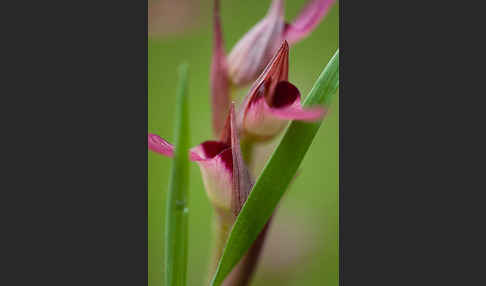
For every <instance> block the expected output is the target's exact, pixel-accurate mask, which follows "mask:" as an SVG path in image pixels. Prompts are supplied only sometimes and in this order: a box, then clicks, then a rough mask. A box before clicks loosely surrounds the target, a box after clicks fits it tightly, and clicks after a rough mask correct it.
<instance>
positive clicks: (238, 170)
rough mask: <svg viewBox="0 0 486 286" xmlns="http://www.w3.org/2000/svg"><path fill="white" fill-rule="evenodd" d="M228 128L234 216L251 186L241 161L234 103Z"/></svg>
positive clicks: (244, 200)
mask: <svg viewBox="0 0 486 286" xmlns="http://www.w3.org/2000/svg"><path fill="white" fill-rule="evenodd" d="M230 120H231V124H230V128H231V152H232V157H233V181H232V190H233V200H232V204H231V208H232V210H233V214H234V216H235V217H236V216H238V214H239V213H240V210H241V208H242V207H243V204H244V203H245V202H246V199H247V198H248V196H249V195H250V191H251V188H252V186H253V180H252V179H251V177H250V172H249V170H248V168H247V166H246V165H245V162H244V161H243V156H242V153H241V147H240V138H239V135H238V129H237V127H236V116H235V107H234V104H232V105H231V111H230Z"/></svg>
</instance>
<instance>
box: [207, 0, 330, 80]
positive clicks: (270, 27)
mask: <svg viewBox="0 0 486 286" xmlns="http://www.w3.org/2000/svg"><path fill="white" fill-rule="evenodd" d="M333 3H334V0H311V1H309V3H307V5H306V6H305V7H304V8H303V9H302V11H301V12H300V13H299V15H298V16H297V17H296V18H295V20H294V21H293V22H292V23H286V22H285V19H284V14H285V11H284V3H283V0H273V1H272V4H271V5H270V8H269V10H268V12H267V14H266V15H265V17H264V18H263V19H262V20H261V21H260V22H258V23H257V24H256V25H255V26H253V28H251V29H250V30H249V31H248V32H247V33H246V34H245V35H244V36H243V37H242V38H241V39H240V40H239V41H238V42H237V43H236V45H235V46H234V47H233V49H232V50H231V52H230V53H229V55H228V58H227V67H226V68H227V74H220V75H219V76H220V77H221V81H222V80H224V77H229V79H230V80H231V82H232V83H233V84H235V85H237V86H241V85H246V84H248V83H250V82H252V81H254V80H255V79H256V78H257V76H258V75H259V74H260V73H261V72H262V71H263V69H264V68H265V66H266V65H267V64H268V62H269V61H270V59H271V58H272V56H273V55H274V54H275V52H276V51H277V50H278V48H279V46H280V44H281V43H282V41H283V40H286V41H287V42H289V43H290V44H295V43H297V42H299V41H300V40H302V39H303V38H305V37H306V36H307V35H309V34H310V33H311V32H312V31H313V30H314V28H315V27H317V25H318V24H319V22H320V21H321V20H322V19H323V18H324V16H325V15H326V14H327V12H328V11H329V9H330V7H331V5H332V4H333ZM214 15H215V16H214V18H215V21H214V27H213V28H214V46H213V49H214V53H213V67H214V66H215V65H214V63H215V62H223V61H225V60H224V52H223V51H222V47H223V40H222V35H221V21H220V20H219V0H215V3H214ZM216 19H217V20H216ZM216 66H218V65H216ZM213 79H214V78H213Z"/></svg>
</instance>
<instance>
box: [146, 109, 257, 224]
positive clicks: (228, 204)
mask: <svg viewBox="0 0 486 286" xmlns="http://www.w3.org/2000/svg"><path fill="white" fill-rule="evenodd" d="M148 148H149V150H151V151H153V152H156V153H158V154H161V155H164V156H167V157H173V156H174V146H173V145H172V144H170V143H169V142H167V141H166V140H164V139H163V138H161V137H160V136H158V135H155V134H149V135H148ZM189 159H190V160H191V161H194V162H197V163H198V164H199V167H200V170H201V173H202V178H203V183H204V187H205V189H206V192H207V194H208V197H209V199H210V200H211V202H212V204H213V206H214V207H215V209H216V210H217V211H218V212H219V213H220V214H221V215H227V214H228V213H232V214H233V218H235V217H236V216H237V215H238V213H239V212H240V209H241V207H242V206H243V204H244V202H245V201H246V199H247V198H248V195H249V193H250V189H251V187H252V184H253V182H252V180H251V178H250V173H249V171H248V169H247V167H246V166H245V164H244V161H243V158H242V155H241V149H240V141H239V136H238V131H237V127H236V119H235V111H234V105H231V108H230V113H229V114H228V117H227V120H226V123H225V127H224V129H223V133H222V135H221V139H220V140H218V141H205V142H203V143H201V144H200V145H198V146H196V147H194V148H192V149H191V150H190V151H189ZM230 219H231V218H230Z"/></svg>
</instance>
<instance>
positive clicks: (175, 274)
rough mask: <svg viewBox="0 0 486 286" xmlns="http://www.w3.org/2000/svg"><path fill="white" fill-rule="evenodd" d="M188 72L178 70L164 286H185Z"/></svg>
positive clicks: (182, 66)
mask: <svg viewBox="0 0 486 286" xmlns="http://www.w3.org/2000/svg"><path fill="white" fill-rule="evenodd" d="M187 70H188V67H187V64H183V65H181V66H180V68H179V86H178V89H177V99H176V106H175V113H176V117H175V128H174V133H175V140H174V143H175V144H174V146H176V148H175V151H174V153H175V154H174V160H173V162H172V169H171V175H170V182H169V191H168V193H167V198H166V203H167V206H166V214H165V219H166V221H165V267H166V269H165V270H166V271H165V285H167V286H185V285H186V269H187V236H188V234H187V216H188V208H187V201H188V186H189V157H188V155H187V154H188V150H189V123H188V106H187V105H188V102H187V85H188V79H187Z"/></svg>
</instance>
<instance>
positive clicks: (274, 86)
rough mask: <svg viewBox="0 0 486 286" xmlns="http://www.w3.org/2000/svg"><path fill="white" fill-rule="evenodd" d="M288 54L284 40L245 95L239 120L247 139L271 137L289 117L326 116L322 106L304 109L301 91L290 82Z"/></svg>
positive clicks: (311, 118) (293, 118)
mask: <svg viewBox="0 0 486 286" xmlns="http://www.w3.org/2000/svg"><path fill="white" fill-rule="evenodd" d="M288 57H289V45H288V43H287V41H284V42H283V44H282V46H281V47H280V49H279V50H278V51H277V53H276V54H275V56H274V57H273V59H272V60H271V61H270V63H269V64H268V65H267V66H266V67H265V70H264V71H263V73H262V74H261V75H260V76H259V77H258V79H257V80H256V82H255V83H254V84H253V86H252V87H251V89H250V91H249V93H248V95H247V96H246V97H245V99H244V101H243V104H242V109H241V111H240V117H239V120H240V122H241V123H240V125H241V126H242V129H243V134H244V136H246V137H247V138H251V139H253V140H256V141H264V140H268V139H271V138H273V137H274V136H275V135H277V134H278V133H279V132H280V131H281V130H282V129H283V128H284V127H285V126H286V124H287V123H288V122H289V120H302V121H316V120H319V119H320V118H321V117H322V116H323V115H324V113H325V110H324V109H323V108H321V107H314V108H308V109H303V108H302V105H301V96H300V92H299V90H298V89H297V87H295V86H294V85H293V84H291V83H290V82H288Z"/></svg>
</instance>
